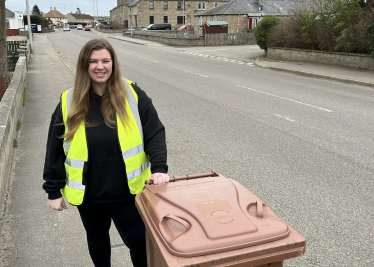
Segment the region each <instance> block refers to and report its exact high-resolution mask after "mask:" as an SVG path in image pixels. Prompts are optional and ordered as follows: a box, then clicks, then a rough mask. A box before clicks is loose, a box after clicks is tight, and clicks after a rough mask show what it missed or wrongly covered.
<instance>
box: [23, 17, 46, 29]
mask: <svg viewBox="0 0 374 267" xmlns="http://www.w3.org/2000/svg"><path fill="white" fill-rule="evenodd" d="M23 21H24V23H25V25H27V24H28V22H27V16H26V15H25V16H23ZM30 21H31V24H37V25H42V28H48V25H49V20H48V19H46V18H43V17H40V16H37V15H31V16H30Z"/></svg>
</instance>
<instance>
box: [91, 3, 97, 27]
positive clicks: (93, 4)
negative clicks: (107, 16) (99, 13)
mask: <svg viewBox="0 0 374 267" xmlns="http://www.w3.org/2000/svg"><path fill="white" fill-rule="evenodd" d="M92 6H93V11H94V25H93V26H94V27H95V2H94V1H92ZM96 30H97V29H96Z"/></svg>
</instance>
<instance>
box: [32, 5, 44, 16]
mask: <svg viewBox="0 0 374 267" xmlns="http://www.w3.org/2000/svg"><path fill="white" fill-rule="evenodd" d="M31 14H33V15H36V16H43V13H42V12H41V11H40V10H39V7H38V5H34V6H33V8H32V11H31Z"/></svg>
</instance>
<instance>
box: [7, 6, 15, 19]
mask: <svg viewBox="0 0 374 267" xmlns="http://www.w3.org/2000/svg"><path fill="white" fill-rule="evenodd" d="M5 17H6V18H12V17H14V12H13V11H10V10H9V9H7V8H5Z"/></svg>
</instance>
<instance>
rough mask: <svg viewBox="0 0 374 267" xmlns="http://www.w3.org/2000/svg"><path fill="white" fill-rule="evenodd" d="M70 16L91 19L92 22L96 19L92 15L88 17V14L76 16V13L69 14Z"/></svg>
mask: <svg viewBox="0 0 374 267" xmlns="http://www.w3.org/2000/svg"><path fill="white" fill-rule="evenodd" d="M69 15H71V16H73V17H74V18H75V19H78V20H79V19H90V20H93V19H94V17H92V16H91V15H87V14H75V13H69Z"/></svg>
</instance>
